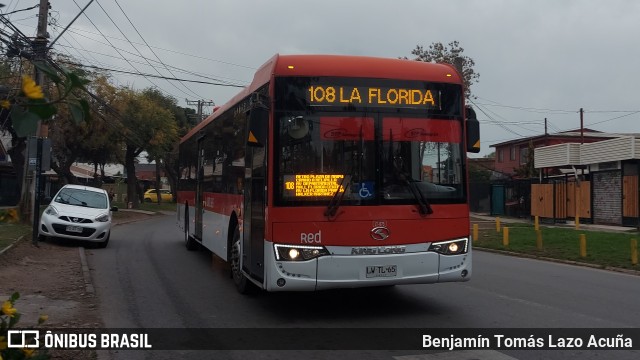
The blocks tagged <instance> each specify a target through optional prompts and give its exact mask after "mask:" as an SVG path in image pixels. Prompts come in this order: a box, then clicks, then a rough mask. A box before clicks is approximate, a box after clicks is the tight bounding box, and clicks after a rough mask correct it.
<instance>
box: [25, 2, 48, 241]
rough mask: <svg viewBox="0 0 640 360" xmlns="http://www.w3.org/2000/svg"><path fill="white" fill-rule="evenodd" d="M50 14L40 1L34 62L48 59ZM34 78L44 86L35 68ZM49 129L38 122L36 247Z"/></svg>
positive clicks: (38, 71) (34, 224)
mask: <svg viewBox="0 0 640 360" xmlns="http://www.w3.org/2000/svg"><path fill="white" fill-rule="evenodd" d="M48 14H49V1H47V0H40V10H39V12H38V29H37V35H36V38H35V39H34V40H33V44H32V46H33V59H34V61H45V60H46V59H47V41H48V40H47V38H48V35H49V34H47V16H48ZM34 69H35V73H34V78H35V82H36V84H37V85H40V86H42V85H43V84H44V74H43V73H42V71H40V70H38V67H37V66H34ZM48 135H49V134H48V128H47V126H46V125H45V124H43V123H42V121H39V122H38V126H37V128H36V157H35V172H34V174H33V180H34V181H33V197H32V198H33V233H32V238H31V241H32V243H33V244H34V245H36V246H37V245H38V232H39V231H38V226H39V225H40V224H39V223H40V198H41V191H42V138H43V137H47V136H48ZM30 158H32V155H31V154H29V156H28V157H27V165H29V162H31V161H32V160H29V159H30Z"/></svg>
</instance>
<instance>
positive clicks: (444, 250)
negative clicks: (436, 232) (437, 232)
mask: <svg viewBox="0 0 640 360" xmlns="http://www.w3.org/2000/svg"><path fill="white" fill-rule="evenodd" d="M468 246H469V239H468V238H462V239H456V240H448V241H438V242H434V243H432V244H431V246H429V251H434V252H437V253H438V254H442V255H459V254H465V253H466V252H467V251H468V250H469V249H468Z"/></svg>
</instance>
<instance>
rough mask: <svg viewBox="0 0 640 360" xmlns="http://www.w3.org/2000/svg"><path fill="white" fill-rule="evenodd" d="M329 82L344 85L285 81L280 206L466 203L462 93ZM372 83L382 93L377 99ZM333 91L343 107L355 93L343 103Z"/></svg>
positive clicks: (279, 128) (280, 95) (279, 110)
mask: <svg viewBox="0 0 640 360" xmlns="http://www.w3.org/2000/svg"><path fill="white" fill-rule="evenodd" d="M355 80H359V81H355ZM329 82H331V83H332V84H340V86H337V85H336V86H326V85H318V84H326V83H328V82H327V80H326V79H324V78H320V79H318V78H314V79H308V78H302V79H300V78H295V79H276V95H277V96H276V109H275V113H274V114H275V122H274V124H275V129H274V130H275V134H276V136H275V137H274V139H275V149H276V150H275V159H276V164H277V166H276V169H275V177H276V179H275V180H276V192H275V194H276V199H275V200H276V204H277V205H282V206H293V205H295V206H304V205H315V206H318V205H325V206H326V205H327V204H329V203H331V202H335V201H336V198H338V199H339V202H340V205H341V206H354V205H378V204H416V203H421V202H425V203H427V204H429V203H431V204H438V203H440V204H442V203H461V202H464V201H465V196H466V191H465V183H464V180H465V179H464V176H463V175H464V168H463V164H464V159H463V147H462V118H461V114H460V113H461V111H460V105H459V104H460V99H461V88H460V87H459V86H458V87H456V86H453V85H450V84H426V83H424V82H407V81H403V82H399V83H395V82H393V81H384V82H382V84H381V80H372V79H344V80H342V79H340V80H339V79H331V80H330V81H329ZM344 83H348V85H344ZM445 85H447V86H445ZM449 85H450V86H449ZM372 86H377V87H376V89H378V90H380V89H382V90H380V92H377V90H376V91H373V92H371V90H369V89H370V88H372ZM319 87H321V88H322V89H323V90H322V92H318V91H317V89H318V88H319ZM388 89H395V90H388ZM416 89H417V90H416ZM414 90H416V91H417V92H416V93H415V94H414V95H412V91H414ZM313 91H315V92H316V94H314V93H313ZM327 93H329V94H336V95H335V96H336V99H340V97H343V101H347V98H346V95H345V94H346V93H350V94H356V95H353V96H354V97H352V98H350V99H349V100H351V101H350V102H346V103H335V104H334V103H326V102H327V100H326V97H327ZM341 94H342V95H341ZM362 94H367V96H369V94H371V96H372V97H371V102H369V99H367V100H363V102H362V103H358V102H357V95H360V98H361V100H362V97H363V95H362ZM378 94H380V95H378ZM395 94H398V99H395V98H394V96H396V95H395ZM425 94H427V95H425ZM429 94H430V95H429ZM374 95H375V96H379V97H381V98H384V99H386V100H384V101H385V102H384V103H377V101H378V100H376V99H375V96H374ZM412 96H413V97H414V98H412ZM400 97H402V99H403V100H402V101H401V100H399V99H400ZM321 99H325V100H322V101H320V100H321ZM354 99H356V100H354ZM390 99H391V100H394V99H395V100H394V101H395V102H396V105H395V106H389V104H388V103H387V102H388V101H390ZM425 99H427V100H425ZM432 100H433V101H432ZM314 101H315V102H319V104H314V103H313V102H314ZM425 101H426V105H425V104H418V103H420V102H425ZM432 102H433V105H432ZM365 103H366V104H365Z"/></svg>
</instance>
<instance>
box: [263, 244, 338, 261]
mask: <svg viewBox="0 0 640 360" xmlns="http://www.w3.org/2000/svg"><path fill="white" fill-rule="evenodd" d="M273 247H274V249H275V251H276V260H278V261H304V260H311V259H315V258H317V257H320V256H324V255H329V251H328V250H327V249H325V247H324V246H307V245H285V244H273Z"/></svg>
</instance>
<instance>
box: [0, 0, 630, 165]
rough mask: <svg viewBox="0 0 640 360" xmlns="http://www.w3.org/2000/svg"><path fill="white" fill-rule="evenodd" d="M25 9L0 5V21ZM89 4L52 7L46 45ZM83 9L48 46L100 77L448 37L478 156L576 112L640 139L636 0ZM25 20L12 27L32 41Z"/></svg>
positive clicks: (241, 75) (216, 77)
mask: <svg viewBox="0 0 640 360" xmlns="http://www.w3.org/2000/svg"><path fill="white" fill-rule="evenodd" d="M116 1H117V2H116ZM37 2H38V0H28V1H27V0H19V1H18V0H13V1H12V0H0V3H4V4H5V5H7V6H6V7H5V8H3V9H2V11H3V12H4V13H7V12H10V11H14V10H18V9H23V8H28V7H31V6H33V5H34V4H35V3H37ZM74 2H75V3H77V5H76V4H75V3H74ZM88 2H89V0H75V1H74V0H50V4H51V21H50V25H49V32H50V34H51V39H50V40H53V39H54V38H56V37H57V36H58V34H59V33H60V32H61V30H62V28H64V27H66V26H67V25H68V24H69V23H70V22H71V21H72V19H73V18H74V17H75V16H76V15H77V14H78V13H79V12H80V7H84V6H85V5H86V4H87V3H88ZM78 5H79V6H78ZM118 5H119V6H118ZM101 7H102V8H101ZM103 9H104V11H103ZM125 13H126V16H125ZM86 14H87V15H88V18H87V17H85V16H81V17H79V18H78V20H77V21H76V22H75V23H74V24H73V25H72V26H71V28H70V29H69V31H67V32H66V33H65V34H64V35H62V37H61V38H60V40H58V41H57V43H56V44H55V45H54V47H53V48H54V51H57V52H60V53H63V54H66V55H71V56H73V57H74V58H76V59H77V60H78V61H80V62H82V63H84V64H91V65H94V66H100V67H105V68H110V69H119V70H125V71H131V72H142V73H146V74H155V75H158V73H160V74H162V75H163V76H167V77H174V76H175V77H178V78H182V79H191V80H201V81H210V82H225V83H231V84H236V85H238V84H239V85H246V84H248V83H249V82H250V81H251V79H252V77H253V73H254V72H255V70H256V69H257V68H258V67H259V66H260V65H262V64H263V63H264V62H265V61H266V60H267V59H269V58H270V57H271V56H273V55H274V54H276V53H280V54H305V53H311V54H352V55H366V56H380V57H391V58H395V57H399V56H411V50H413V49H414V48H415V47H416V45H424V46H425V47H428V45H430V44H431V43H433V42H438V41H439V42H443V43H445V44H446V43H449V42H450V41H453V40H457V41H459V42H460V45H461V46H462V47H463V48H464V49H465V51H464V54H465V55H467V56H469V57H471V58H472V59H474V61H475V63H476V66H475V70H476V72H478V73H480V79H479V82H478V83H476V84H474V85H473V86H472V89H471V90H472V93H473V94H474V95H475V96H477V99H475V100H474V103H475V105H474V106H475V107H476V108H477V109H478V110H479V111H478V115H479V118H480V122H481V132H482V133H481V136H482V152H481V155H485V154H488V153H489V152H491V151H492V150H493V149H492V148H489V146H490V145H493V144H496V143H498V142H502V141H507V140H511V139H515V138H519V137H521V136H532V135H539V134H543V133H544V118H545V117H546V118H547V119H548V120H549V132H556V131H559V130H569V129H576V128H579V126H580V117H579V114H578V110H579V109H580V108H584V110H585V118H584V119H585V120H584V123H585V126H586V127H590V128H593V129H596V130H601V131H607V132H628V133H630V132H635V133H640V101H639V96H638V90H637V87H638V84H639V83H640V75H639V70H638V66H639V65H640V44H639V43H640V39H639V35H638V34H640V1H636V0H589V1H582V0H572V1H566V0H562V1H561V0H536V1H533V0H482V1H471V0H466V1H454V0H439V1H435V0H434V1H428V0H387V1H378V0H323V1H306V0H269V1H257V0H254V1H242V0H226V1H222V0H217V1H216V0H205V1H202V0H201V1H194V0H179V1H163V0H99V1H94V2H93V3H92V4H91V5H90V6H89V8H88V9H87V11H86ZM107 14H108V15H109V16H107ZM36 15H37V9H34V10H30V11H25V12H18V13H15V14H12V15H10V20H11V21H12V22H13V23H14V24H16V25H17V26H18V27H19V28H20V29H21V30H22V31H23V32H24V33H25V34H27V35H28V36H32V35H34V34H35V31H36V21H37V19H36ZM109 17H110V18H111V19H110V18H109ZM127 17H128V19H127ZM114 23H115V25H114ZM131 24H133V26H132V25H131ZM116 25H117V26H116ZM134 26H135V28H134ZM118 28H119V29H118ZM136 29H137V31H136ZM138 32H139V33H140V35H142V38H141V36H140V35H139V34H138ZM123 34H124V35H123ZM103 35H104V36H103ZM125 36H126V38H127V39H128V41H127V40H126V39H125ZM105 37H106V38H105ZM129 41H130V42H131V43H133V46H132V44H131V43H129ZM145 43H146V44H148V45H150V46H151V48H152V49H153V52H151V51H150V49H149V47H147V45H146V44H145ZM112 46H114V47H115V48H117V50H116V49H114V47H112ZM139 53H141V54H142V55H144V56H145V57H146V58H147V59H148V61H149V62H151V63H152V64H153V65H154V66H153V67H151V66H149V65H148V64H147V61H146V60H144V59H143V58H142V57H141V56H140V55H139ZM154 53H155V54H154ZM156 56H157V57H156ZM123 58H126V59H127V60H128V61H127V60H124V59H123ZM158 58H159V59H160V60H158ZM165 65H166V67H168V68H169V69H171V72H169V71H168V70H167V69H166V68H165ZM114 80H116V81H117V84H119V85H129V86H133V87H135V88H145V87H149V86H157V87H158V88H160V89H161V90H162V91H164V92H166V93H168V94H170V95H172V96H174V97H175V98H176V99H178V100H179V103H180V105H181V106H186V103H185V99H187V98H188V99H189V100H197V99H199V98H200V99H205V100H213V101H214V102H215V103H216V104H218V105H221V104H223V103H224V102H226V101H227V100H229V99H230V98H231V97H232V96H233V95H234V94H235V93H237V92H238V91H239V88H236V87H225V86H215V85H204V84H194V83H179V82H175V81H171V82H170V81H166V80H161V79H153V78H148V77H143V76H133V75H123V74H116V73H114Z"/></svg>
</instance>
